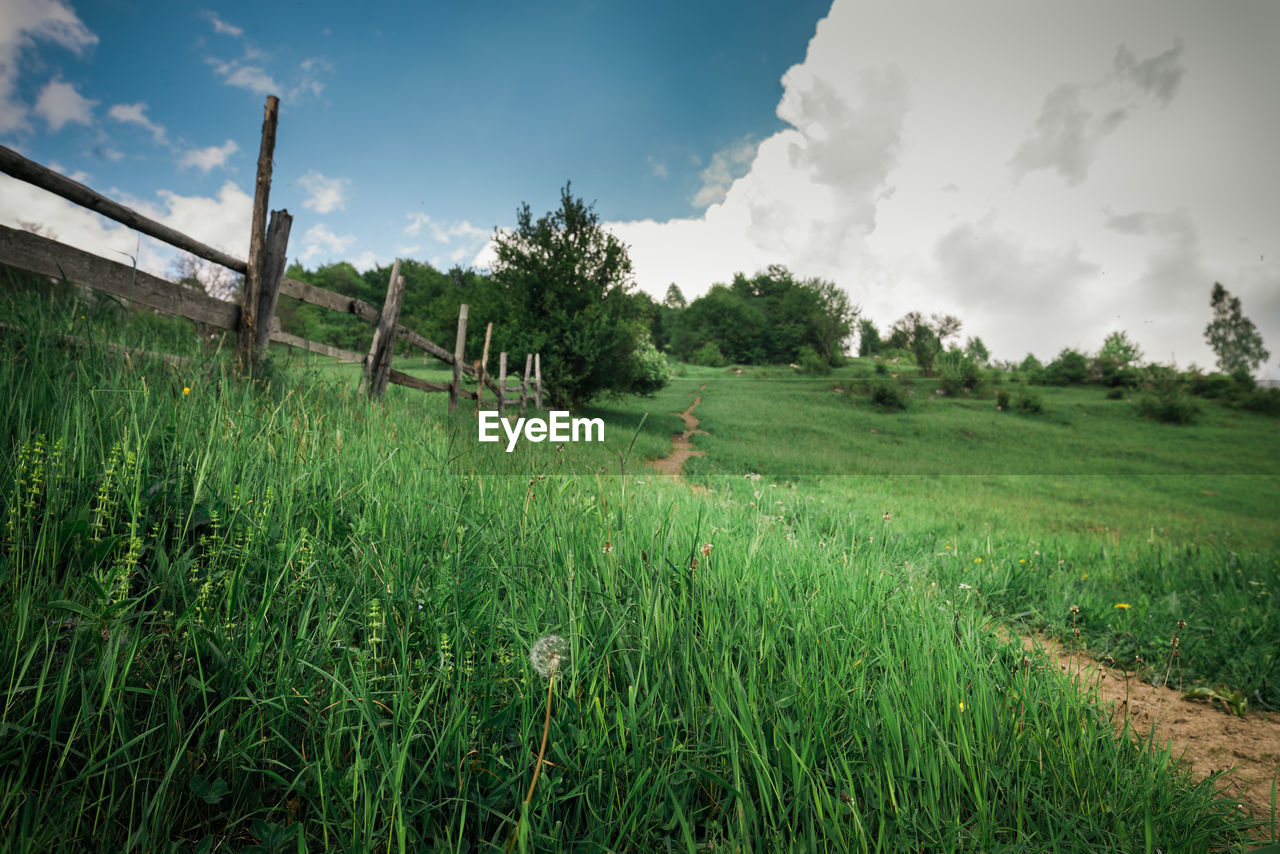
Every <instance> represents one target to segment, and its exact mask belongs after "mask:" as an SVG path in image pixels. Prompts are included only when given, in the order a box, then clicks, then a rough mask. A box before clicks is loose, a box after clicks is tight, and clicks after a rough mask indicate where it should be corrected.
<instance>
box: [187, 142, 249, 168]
mask: <svg viewBox="0 0 1280 854" xmlns="http://www.w3.org/2000/svg"><path fill="white" fill-rule="evenodd" d="M239 150H240V146H238V145H236V142H235V140H233V139H229V140H227V141H226V142H224V143H223V144H222V145H213V146H210V147H208V148H198V149H195V150H193V151H188V152H187V153H186V154H184V155H182V157H181V159H179V160H178V165H179V166H194V167H196V168H197V169H199V170H200V171H201V172H209V171H210V170H212V169H216V168H218V167H220V166H221V167H225V166H226V165H227V160H228V159H229V158H230V157H231V155H233V154H235V153H236V152H237V151H239Z"/></svg>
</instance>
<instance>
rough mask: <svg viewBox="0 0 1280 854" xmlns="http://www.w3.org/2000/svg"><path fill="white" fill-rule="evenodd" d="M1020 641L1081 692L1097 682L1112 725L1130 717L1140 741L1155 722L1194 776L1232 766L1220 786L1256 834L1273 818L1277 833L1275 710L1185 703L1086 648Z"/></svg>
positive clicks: (1279, 761) (1279, 758) (1038, 639)
mask: <svg viewBox="0 0 1280 854" xmlns="http://www.w3.org/2000/svg"><path fill="white" fill-rule="evenodd" d="M1022 646H1023V648H1024V649H1027V650H1031V649H1035V648H1036V647H1041V648H1043V650H1044V651H1045V653H1046V654H1047V655H1048V656H1049V658H1050V659H1051V660H1052V661H1054V663H1055V665H1056V666H1057V668H1058V670H1059V671H1060V672H1061V673H1062V674H1063V675H1064V676H1066V677H1067V678H1069V679H1071V680H1073V681H1074V682H1075V683H1076V684H1077V686H1078V687H1079V688H1080V689H1081V690H1089V689H1091V688H1094V687H1096V688H1097V691H1098V694H1097V696H1098V699H1099V700H1100V701H1101V702H1102V703H1103V705H1104V706H1109V707H1110V709H1111V718H1112V722H1113V723H1115V724H1116V726H1117V728H1120V727H1121V726H1122V725H1123V721H1124V720H1125V719H1126V718H1128V720H1129V726H1130V728H1131V730H1130V731H1131V732H1132V734H1133V736H1134V737H1135V738H1138V739H1141V740H1144V741H1145V740H1146V738H1147V736H1148V734H1149V733H1150V732H1151V729H1152V726H1153V725H1154V727H1155V738H1156V742H1157V743H1158V744H1160V745H1162V746H1163V745H1168V746H1169V752H1170V753H1171V754H1173V756H1174V758H1178V759H1180V760H1181V761H1183V762H1186V763H1188V764H1189V765H1190V767H1191V770H1192V773H1193V774H1194V775H1195V777H1196V778H1197V779H1200V778H1204V777H1208V776H1209V775H1210V774H1212V773H1213V772H1214V771H1220V770H1228V769H1231V770H1230V771H1229V773H1228V774H1227V775H1226V776H1224V777H1222V778H1221V779H1220V780H1219V785H1220V787H1221V789H1222V791H1223V793H1224V794H1226V795H1227V796H1228V797H1231V798H1236V799H1239V800H1240V802H1241V804H1242V805H1243V806H1244V809H1245V811H1246V812H1247V813H1248V814H1249V816H1250V817H1251V818H1253V819H1255V820H1257V821H1261V822H1264V823H1265V824H1264V827H1263V828H1260V829H1258V830H1257V831H1255V836H1256V837H1257V838H1258V839H1259V840H1270V839H1271V838H1272V836H1271V833H1272V831H1271V830H1270V829H1268V828H1270V827H1271V826H1272V822H1277V823H1278V824H1277V825H1276V830H1277V832H1280V814H1276V815H1273V814H1272V810H1271V787H1272V784H1273V782H1274V781H1275V780H1276V775H1277V773H1280V715H1276V714H1274V713H1268V712H1254V711H1251V712H1246V713H1245V715H1244V716H1243V717H1236V716H1234V715H1230V714H1227V713H1226V712H1225V711H1223V710H1221V709H1220V708H1217V707H1215V706H1211V705H1209V704H1208V703H1207V702H1203V701H1199V700H1184V699H1182V695H1183V692H1182V691H1178V690H1175V689H1173V688H1165V687H1157V686H1155V685H1152V684H1150V683H1148V682H1143V681H1142V680H1140V679H1139V678H1138V677H1137V675H1136V674H1133V673H1130V672H1128V671H1126V670H1123V669H1121V668H1113V667H1107V666H1106V664H1104V663H1103V662H1100V661H1098V660H1096V659H1094V658H1091V657H1090V656H1089V655H1088V654H1086V653H1083V652H1078V653H1072V652H1071V651H1070V650H1068V649H1067V648H1065V647H1064V646H1063V645H1062V644H1061V643H1059V642H1058V641H1056V640H1053V639H1052V638H1046V637H1043V636H1035V637H1025V636H1024V637H1023V638H1022ZM1184 687H1187V688H1189V687H1190V686H1184Z"/></svg>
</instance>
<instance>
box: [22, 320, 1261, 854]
mask: <svg viewBox="0 0 1280 854" xmlns="http://www.w3.org/2000/svg"><path fill="white" fill-rule="evenodd" d="M5 310H6V313H8V314H9V317H10V323H12V324H13V325H15V326H18V327H22V329H19V330H14V329H9V330H6V331H3V332H0V342H2V348H0V352H2V354H3V358H2V359H0V388H3V390H4V392H5V394H6V396H7V398H8V405H7V407H6V408H5V410H4V411H3V414H0V437H2V444H0V514H2V515H3V517H4V524H5V529H4V535H3V542H2V543H0V597H3V606H2V607H0V614H3V621H4V626H5V636H6V638H7V640H8V642H7V643H6V644H5V645H4V647H3V649H2V651H0V668H2V669H0V672H2V673H3V678H4V706H3V713H2V714H0V730H3V732H4V737H3V739H0V828H2V829H3V832H2V833H0V839H2V840H3V843H2V845H3V850H6V851H21V852H27V851H31V852H35V851H56V850H104V851H125V850H132V851H175V852H176V851H201V852H210V851H290V852H292V851H308V850H316V851H319V850H332V851H351V852H358V851H375V850H377V851H415V852H416V851H456V852H464V851H466V852H473V851H510V850H519V851H604V850H608V851H636V852H649V851H668V850H669V851H687V852H703V851H726V850H727V851H743V852H746V851H756V852H760V851H833V852H835V851H841V852H843V851H918V850H929V851H949V850H981V851H1021V850H1037V851H1039V850H1057V851H1091V850H1115V851H1157V850H1161V851H1207V850H1244V849H1245V848H1246V847H1247V840H1248V839H1249V837H1248V836H1247V835H1246V833H1247V831H1248V830H1249V827H1248V822H1247V821H1246V820H1245V819H1243V818H1242V817H1241V813H1240V811H1239V810H1238V809H1237V808H1236V806H1235V805H1234V804H1233V803H1231V802H1230V801H1228V800H1227V799H1225V798H1224V797H1222V796H1220V795H1218V794H1217V793H1216V791H1215V786H1214V781H1213V780H1195V779H1192V778H1190V777H1188V776H1187V775H1186V774H1185V773H1183V772H1181V771H1180V770H1178V769H1177V768H1176V767H1175V763H1174V761H1173V759H1172V758H1171V757H1170V756H1169V755H1168V753H1167V752H1164V751H1162V750H1160V749H1158V748H1156V747H1155V746H1153V745H1151V744H1150V743H1147V744H1146V746H1145V747H1143V746H1136V744H1135V742H1134V741H1133V740H1131V739H1129V738H1123V737H1120V738H1118V737H1117V736H1116V734H1115V733H1114V731H1113V729H1112V727H1111V724H1110V721H1109V718H1108V716H1107V715H1106V714H1105V712H1103V711H1101V710H1099V709H1098V708H1097V707H1096V706H1095V705H1094V704H1093V703H1092V702H1091V700H1090V698H1089V697H1088V696H1085V695H1082V694H1080V693H1078V692H1076V691H1075V690H1073V689H1071V688H1070V687H1069V686H1068V685H1067V683H1066V681H1065V680H1064V679H1063V678H1061V676H1060V675H1059V674H1058V673H1057V670H1056V666H1055V665H1053V664H1052V663H1051V662H1049V661H1048V660H1046V659H1042V658H1040V657H1039V656H1035V657H1032V656H1024V654H1023V651H1022V648H1021V646H1020V645H1019V644H1018V643H1017V641H1016V639H1014V640H1013V641H1009V640H1001V637H1000V633H999V632H998V629H999V628H1000V627H1001V626H1010V625H1013V626H1037V627H1044V628H1047V629H1048V630H1050V631H1051V632H1053V633H1056V634H1058V635H1059V636H1061V637H1064V638H1067V639H1069V640H1071V641H1072V642H1074V643H1079V644H1080V645H1082V646H1085V647H1088V648H1090V649H1092V650H1095V651H1096V652H1097V653H1098V654H1100V655H1103V654H1105V655H1111V656H1112V657H1114V658H1115V659H1116V660H1117V661H1118V662H1120V663H1121V664H1129V665H1130V666H1137V657H1138V656H1139V655H1140V656H1141V657H1142V659H1143V661H1144V662H1145V663H1146V664H1145V665H1144V666H1145V667H1146V668H1147V670H1148V675H1149V676H1151V677H1152V678H1157V679H1164V678H1167V679H1168V680H1169V681H1170V682H1174V683H1175V684H1177V683H1176V681H1175V680H1181V681H1182V682H1183V683H1184V684H1185V685H1186V686H1188V687H1190V686H1192V685H1204V686H1208V687H1211V688H1213V689H1214V690H1215V691H1216V692H1218V693H1219V694H1220V695H1221V696H1223V697H1230V698H1232V701H1233V702H1235V703H1237V704H1239V705H1240V706H1241V707H1243V706H1244V705H1247V706H1249V707H1253V708H1256V707H1260V708H1264V709H1269V710H1272V711H1275V710H1277V709H1280V618H1278V617H1277V613H1276V608H1275V605H1274V600H1275V598H1276V597H1277V596H1280V574H1278V572H1280V565H1278V563H1277V561H1278V560H1280V542H1278V539H1277V525H1276V521H1275V520H1276V517H1277V510H1278V509H1280V500H1278V499H1280V471H1277V467H1278V466H1280V463H1278V462H1277V460H1280V455H1277V454H1276V450H1277V447H1276V446H1277V436H1278V435H1280V433H1278V431H1277V424H1278V423H1280V422H1277V421H1276V420H1275V419H1267V418H1264V417H1262V416H1258V415H1254V414H1252V413H1237V412H1232V411H1229V410H1220V409H1215V408H1213V406H1212V405H1210V406H1209V407H1208V408H1207V410H1206V413H1205V416H1204V418H1203V420H1202V422H1201V423H1200V424H1197V425H1193V426H1189V427H1175V426H1169V425H1158V424H1154V423H1150V422H1146V421H1144V420H1143V419H1140V418H1139V417H1137V416H1136V414H1134V412H1133V408H1132V402H1131V401H1124V400H1120V401H1115V400H1104V399H1103V396H1102V392H1100V391H1096V390H1094V391H1090V390H1052V389H1044V390H1042V394H1043V398H1044V408H1045V412H1043V413H1040V414H1039V415H1024V414H1019V413H1015V412H1003V411H997V410H996V408H995V404H994V402H993V401H992V400H990V399H986V400H981V399H959V400H951V399H945V398H941V397H939V396H936V395H933V392H932V386H931V385H930V381H929V380H926V379H923V378H920V379H915V380H914V381H913V383H912V384H911V385H910V386H909V388H910V389H912V390H914V391H915V402H914V404H913V406H912V407H911V408H909V409H908V410H907V411H905V412H901V413H884V412H881V411H878V410H877V409H876V408H875V407H873V406H872V405H871V404H870V403H869V402H868V401H867V399H866V397H865V396H863V395H862V394H860V393H858V391H857V387H858V384H859V383H861V382H863V381H864V380H865V379H866V378H867V377H869V376H871V373H872V368H871V367H870V365H867V364H854V365H852V366H851V367H849V368H846V369H842V370H841V371H839V372H837V373H836V374H833V375H832V376H830V377H824V378H820V379H819V378H800V377H797V376H795V375H794V374H793V372H791V371H789V370H788V369H781V370H757V369H748V370H746V371H745V372H744V373H743V374H741V375H739V374H736V373H733V372H732V371H726V370H724V369H714V370H713V369H705V368H694V367H689V368H687V369H686V370H685V373H684V375H683V376H679V377H677V379H676V381H674V382H673V383H672V384H671V385H669V386H668V387H667V388H666V389H664V390H663V391H662V392H660V393H659V394H658V395H657V396H656V397H654V398H651V399H623V400H616V401H607V400H606V401H601V402H600V403H599V404H598V405H597V406H596V407H595V408H594V409H592V410H590V411H588V412H584V413H582V414H584V415H588V416H592V417H594V416H598V417H602V418H604V419H605V422H606V442H605V443H604V445H602V446H601V445H587V444H578V445H571V446H566V447H564V448H563V449H560V450H557V449H556V448H555V447H553V446H550V445H548V444H545V443H544V444H542V445H528V444H526V445H524V446H522V447H521V448H520V449H518V450H517V451H516V452H515V453H512V454H505V453H503V452H502V450H501V449H500V448H495V447H494V446H483V447H481V446H479V445H478V443H477V442H476V441H475V419H474V415H472V414H470V411H469V409H470V408H469V407H467V406H465V405H464V406H463V407H462V409H464V410H467V411H466V412H462V413H459V414H458V415H457V416H453V417H450V416H449V415H448V413H447V411H446V402H447V396H446V395H442V394H434V395H423V394H421V393H419V392H414V391H411V390H408V389H403V388H399V387H393V388H391V389H390V390H389V392H388V395H387V399H386V401H385V403H384V404H370V403H368V402H367V401H365V400H363V399H361V398H359V397H357V395H356V393H355V392H356V376H357V374H358V370H359V368H358V366H352V365H334V364H331V363H328V362H327V361H325V360H321V359H309V358H299V357H287V356H286V355H285V354H284V353H281V354H280V355H279V357H278V358H277V359H275V361H274V363H273V364H274V367H273V369H272V371H271V372H270V381H269V382H268V383H266V384H263V385H259V386H255V387H250V386H247V385H245V384H244V383H242V382H240V381H239V380H237V379H235V378H234V377H233V376H232V375H231V374H230V372H229V369H228V367H227V362H226V355H227V354H226V350H227V349H228V346H229V345H224V346H223V347H222V350H221V351H218V350H217V348H216V347H213V346H208V347H202V346H199V345H196V344H195V343H194V342H192V341H191V340H190V336H182V335H178V334H176V333H174V332H173V329H172V327H171V325H167V324H164V323H159V322H155V321H154V319H151V318H146V317H144V316H141V315H133V316H130V315H123V314H120V313H119V312H117V311H115V310H113V309H112V308H111V306H110V305H102V304H97V305H86V304H84V303H79V302H75V301H73V300H70V299H62V300H58V301H55V300H52V299H42V300H32V299H31V298H30V297H29V296H26V297H24V299H22V300H16V299H9V300H8V302H7V304H6V306H5ZM66 333H70V334H75V335H78V336H82V337H85V338H87V339H88V340H89V342H90V343H89V346H88V347H87V348H83V349H79V350H71V349H68V348H67V347H65V346H64V344H63V340H62V338H61V336H62V335H63V334H66ZM108 341H119V342H128V343H129V344H130V345H133V346H143V347H149V348H152V349H163V350H165V351H167V352H178V353H180V355H186V356H189V357H190V358H191V360H192V361H191V362H190V363H188V366H187V367H185V368H174V367H171V366H169V365H166V364H165V363H163V362H161V361H159V360H155V359H149V358H146V357H130V358H127V359H126V358H122V357H119V356H113V355H111V354H110V353H108V352H107V351H106V349H105V347H104V346H103V345H105V344H106V343H107V342H108ZM397 367H398V368H401V369H403V370H409V371H410V372H413V373H419V374H421V375H423V376H431V375H435V374H439V373H441V372H439V371H438V369H435V368H432V367H430V366H423V365H422V363H421V361H420V360H406V361H405V362H404V363H397ZM704 384H705V386H706V388H705V389H703V388H701V386H702V385H704ZM836 388H839V389H840V391H836V390H835V389H836ZM696 395H701V396H702V401H701V403H700V404H699V406H698V408H697V409H695V410H694V414H695V416H697V417H698V418H700V419H701V427H702V429H705V430H706V431H707V432H708V434H709V435H706V436H701V435H699V436H695V437H694V443H695V445H696V446H697V447H698V448H699V449H701V450H703V451H705V455H703V456H700V457H695V458H693V459H691V460H690V461H689V463H688V465H687V466H686V472H687V474H686V476H685V478H684V480H683V481H677V480H674V479H671V478H665V477H660V476H656V475H655V474H654V473H653V472H652V470H651V469H650V468H649V467H648V465H647V463H646V460H649V459H653V458H656V457H659V456H662V455H664V454H666V453H667V452H668V451H669V450H670V442H671V433H672V432H673V431H675V430H678V429H681V426H682V425H681V421H680V419H679V418H678V417H676V416H675V415H674V414H673V413H675V412H678V411H680V410H684V409H686V408H687V407H688V406H689V404H690V403H691V402H692V401H693V399H694V397H695V396H696ZM873 430H874V432H872V431H873ZM753 475H759V477H755V476H753ZM1073 605H1074V606H1076V610H1075V612H1073V611H1072V606H1073ZM1120 605H1123V606H1127V607H1117V606H1120ZM1178 620H1185V621H1186V627H1185V629H1183V630H1182V631H1181V647H1180V655H1179V656H1178V658H1177V661H1176V665H1177V666H1176V668H1175V667H1173V664H1174V659H1173V657H1172V656H1171V655H1170V642H1169V638H1170V636H1171V634H1173V633H1174V631H1175V630H1176V628H1175V627H1176V624H1177V621H1178ZM1075 629H1079V630H1080V637H1079V639H1078V640H1076V639H1075V635H1074V630H1075ZM548 635H554V636H556V637H557V638H559V639H560V640H558V641H554V642H553V643H554V644H555V645H556V646H555V648H556V649H557V651H558V652H559V655H560V657H559V659H558V660H557V664H558V667H557V668H555V669H550V670H548V669H547V668H546V667H545V666H544V667H543V670H546V671H547V674H549V675H544V673H542V672H539V670H538V669H536V668H535V664H542V665H545V661H541V662H535V661H532V660H531V658H530V651H531V649H532V648H533V647H534V646H535V644H536V643H537V642H538V641H539V639H542V638H545V637H546V636H548ZM1166 665H1168V667H1166ZM1166 671H1167V672H1168V674H1169V675H1168V676H1166V675H1165V674H1166ZM548 710H549V711H548ZM544 732H545V742H544ZM544 743H545V751H544V752H540V751H541V749H542V747H543V745H544ZM540 755H541V756H543V761H542V762H539V761H538V760H539V756H540ZM535 775H537V779H536V785H534V786H533V788H532V790H531V789H530V787H531V784H532V783H534V782H535Z"/></svg>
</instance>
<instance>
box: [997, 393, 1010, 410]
mask: <svg viewBox="0 0 1280 854" xmlns="http://www.w3.org/2000/svg"><path fill="white" fill-rule="evenodd" d="M996 409H999V410H1001V411H1003V412H1008V411H1009V390H1008V389H1004V388H1002V389H998V390H997V391H996Z"/></svg>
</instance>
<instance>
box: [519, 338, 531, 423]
mask: <svg viewBox="0 0 1280 854" xmlns="http://www.w3.org/2000/svg"><path fill="white" fill-rule="evenodd" d="M532 371H533V354H532V353H525V356H524V376H522V377H521V378H520V417H521V418H523V417H524V410H525V407H526V406H528V405H529V374H530V373H531V372H532Z"/></svg>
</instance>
